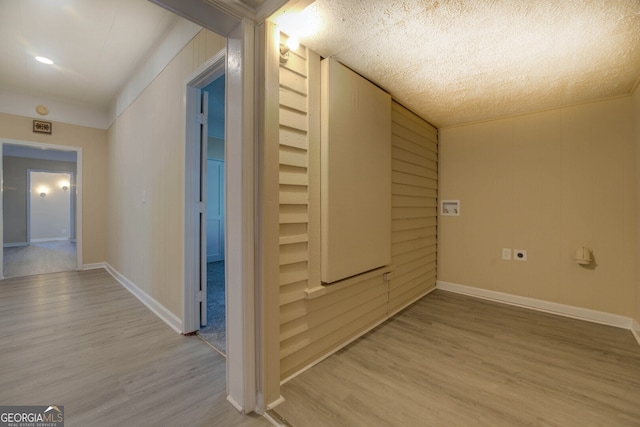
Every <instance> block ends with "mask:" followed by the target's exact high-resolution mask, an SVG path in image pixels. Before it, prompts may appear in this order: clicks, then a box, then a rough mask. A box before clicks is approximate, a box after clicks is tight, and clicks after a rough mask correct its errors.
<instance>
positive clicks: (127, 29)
mask: <svg viewBox="0 0 640 427" xmlns="http://www.w3.org/2000/svg"><path fill="white" fill-rule="evenodd" d="M176 19H179V18H177V17H176V16H175V15H173V14H172V13H170V12H168V11H166V10H165V9H162V8H160V7H158V6H156V5H154V4H152V3H150V2H148V1H146V0H0V57H1V58H2V59H1V64H2V65H1V66H0V88H5V89H8V90H11V91H13V92H20V93H23V94H26V95H29V96H41V97H42V96H44V97H47V98H49V99H51V98H56V99H64V100H65V101H67V102H73V103H77V104H86V105H89V106H92V107H98V108H100V109H102V110H106V109H107V107H108V105H109V103H110V102H111V101H112V100H113V99H114V97H115V95H116V94H117V92H118V91H119V90H120V89H121V88H122V87H123V85H124V84H125V82H126V81H127V79H128V78H129V77H130V76H131V74H132V73H133V72H134V70H135V69H136V67H137V66H138V65H139V64H140V62H141V60H142V59H143V58H144V56H145V55H146V54H147V53H148V52H149V50H150V49H151V47H152V46H154V44H156V43H157V42H158V41H159V39H160V37H161V36H162V34H163V33H164V32H165V31H166V30H167V29H168V28H169V27H170V26H171V25H172V23H173V22H174V20H176ZM36 55H40V56H46V57H48V58H50V59H52V60H53V61H54V62H55V65H53V66H47V65H44V64H41V63H39V62H37V61H35V60H34V59H33V57H34V56H36Z"/></svg>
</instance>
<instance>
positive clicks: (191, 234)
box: [182, 49, 226, 333]
mask: <svg viewBox="0 0 640 427" xmlns="http://www.w3.org/2000/svg"><path fill="white" fill-rule="evenodd" d="M225 67H226V49H223V50H221V51H220V52H218V53H217V54H216V55H214V56H213V57H211V59H209V60H208V61H207V62H206V63H205V64H203V65H202V66H201V67H200V68H198V70H196V71H195V72H194V73H193V74H192V75H191V76H190V77H189V78H188V79H187V81H186V82H185V97H184V99H185V102H186V105H185V109H186V129H185V132H186V139H185V162H186V164H185V233H184V235H185V243H184V274H185V277H184V314H183V319H182V325H183V326H182V328H183V331H182V332H183V333H189V332H193V331H197V330H198V329H200V302H199V301H198V299H197V298H196V295H198V291H199V290H200V267H201V266H200V260H201V258H200V257H201V253H200V238H201V219H200V194H201V190H200V185H201V181H200V179H201V168H202V156H201V155H202V152H201V147H200V138H201V135H200V132H199V128H200V126H199V123H198V114H199V113H200V102H201V97H200V94H201V92H202V88H204V87H205V86H207V85H208V84H209V83H211V82H212V81H213V80H215V79H216V78H218V77H219V76H221V75H223V74H224V73H225ZM225 98H226V96H225ZM205 237H206V236H205Z"/></svg>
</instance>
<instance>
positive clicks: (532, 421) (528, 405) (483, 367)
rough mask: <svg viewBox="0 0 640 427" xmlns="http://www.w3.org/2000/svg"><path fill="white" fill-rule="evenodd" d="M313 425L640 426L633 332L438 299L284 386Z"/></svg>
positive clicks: (638, 350)
mask: <svg viewBox="0 0 640 427" xmlns="http://www.w3.org/2000/svg"><path fill="white" fill-rule="evenodd" d="M281 393H282V395H283V396H284V398H285V399H286V401H285V402H284V403H283V404H281V405H280V406H278V407H277V408H276V410H277V412H278V413H279V414H280V415H281V416H282V417H284V418H285V419H286V420H287V421H288V422H289V423H291V424H292V425H293V426H295V427H300V426H304V427H314V426H318V427H320V426H322V427H325V426H349V427H358V426H368V427H371V426H402V427H411V426H563V427H570V426H580V427H583V426H607V427H612V426H635V427H637V426H640V346H638V344H637V343H636V341H635V340H634V338H633V336H632V334H631V332H629V331H626V330H623V329H617V328H613V327H607V326H602V325H597V324H593V323H587V322H582V321H579V320H574V319H567V318H563V317H558V316H553V315H550V314H545V313H539V312H534V311H529V310H526V309H521V308H516V307H511V306H506V305H502V304H497V303H492V302H488V301H482V300H478V299H473V298H469V297H465V296H461V295H456V294H451V293H447V292H444V291H435V292H433V293H432V294H430V295H428V296H426V297H425V298H423V299H422V300H420V301H419V302H417V303H416V304H415V305H413V306H411V307H410V308H408V309H407V310H405V311H403V312H402V313H400V314H399V315H398V316H397V317H394V318H393V319H391V320H390V321H388V322H386V323H384V324H383V325H381V326H380V327H378V328H376V329H375V330H373V331H372V332H370V333H369V334H367V335H366V336H365V337H363V338H361V339H360V340H358V341H356V342H355V343H353V344H351V345H350V346H348V347H346V348H345V349H343V350H341V351H340V352H338V353H337V354H335V355H333V356H332V357H330V358H328V359H327V360H325V361H323V362H322V363H320V364H319V365H317V366H315V367H314V368H312V369H311V370H309V371H307V372H305V373H303V374H301V375H300V376H298V377H296V378H294V379H293V380H291V381H290V382H288V383H287V384H285V385H284V386H283V387H282V390H281Z"/></svg>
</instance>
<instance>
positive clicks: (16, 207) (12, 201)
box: [2, 156, 76, 243]
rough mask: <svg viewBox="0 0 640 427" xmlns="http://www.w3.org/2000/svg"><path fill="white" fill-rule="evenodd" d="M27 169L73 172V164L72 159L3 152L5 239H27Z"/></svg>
mask: <svg viewBox="0 0 640 427" xmlns="http://www.w3.org/2000/svg"><path fill="white" fill-rule="evenodd" d="M29 169H36V170H42V171H59V172H73V174H74V175H75V174H76V164H75V163H73V162H60V161H55V160H44V159H29V158H25V157H12V156H4V157H3V159H2V174H3V179H4V181H3V192H2V197H3V199H2V203H3V205H2V207H3V212H2V213H3V217H2V221H3V227H4V228H3V230H4V234H3V236H2V237H3V240H4V243H27V194H28V190H27V173H28V172H27V171H28V170H29ZM32 237H33V236H32Z"/></svg>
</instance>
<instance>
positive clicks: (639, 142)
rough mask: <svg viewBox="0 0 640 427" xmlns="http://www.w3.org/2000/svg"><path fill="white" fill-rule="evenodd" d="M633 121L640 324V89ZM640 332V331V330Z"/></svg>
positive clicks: (639, 319)
mask: <svg viewBox="0 0 640 427" xmlns="http://www.w3.org/2000/svg"><path fill="white" fill-rule="evenodd" d="M633 123H634V144H635V172H636V173H635V191H636V194H635V197H636V198H635V201H636V214H635V218H636V251H637V252H636V258H635V260H634V261H635V265H636V312H635V319H636V321H637V322H638V324H640V259H639V257H640V90H639V89H638V88H637V87H636V90H635V92H634V94H633ZM638 332H640V331H638Z"/></svg>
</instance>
